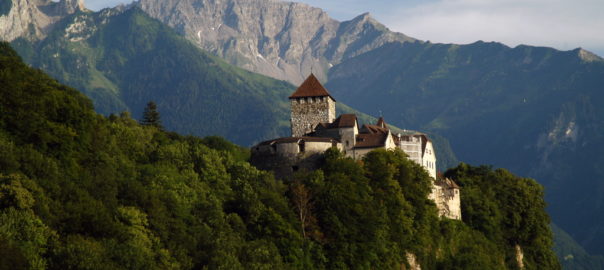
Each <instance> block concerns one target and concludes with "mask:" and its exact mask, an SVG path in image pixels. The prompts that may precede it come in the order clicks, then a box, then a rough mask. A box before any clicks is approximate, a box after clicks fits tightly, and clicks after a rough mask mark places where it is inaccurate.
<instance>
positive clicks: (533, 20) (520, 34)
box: [85, 0, 604, 56]
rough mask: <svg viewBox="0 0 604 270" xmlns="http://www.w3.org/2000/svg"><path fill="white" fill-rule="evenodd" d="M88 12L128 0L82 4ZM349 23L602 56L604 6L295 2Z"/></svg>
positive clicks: (602, 1)
mask: <svg viewBox="0 0 604 270" xmlns="http://www.w3.org/2000/svg"><path fill="white" fill-rule="evenodd" d="M85 1H86V6H87V7H88V8H90V9H92V10H98V9H100V8H102V7H107V6H114V5H117V4H118V3H123V2H131V1H129V0H85ZM296 2H304V3H308V4H310V5H312V6H316V7H320V8H323V9H324V10H326V11H327V12H328V13H329V14H330V15H331V16H332V17H333V18H335V19H338V20H349V19H352V18H353V17H355V16H356V15H359V14H361V13H364V12H370V13H371V14H372V15H373V17H374V18H376V19H377V20H378V21H380V22H382V23H383V24H385V25H386V26H387V27H389V28H390V29H391V30H394V31H397V32H401V33H404V34H406V35H408V36H411V37H414V38H418V39H421V40H430V41H431V42H442V43H459V44H466V43H472V42H474V41H477V40H483V41H498V42H502V43H504V44H506V45H508V46H512V47H513V46H516V45H518V44H527V45H534V46H549V47H554V48H557V49H560V50H571V49H574V48H577V47H582V48H585V49H587V50H590V51H592V52H595V53H597V54H598V55H600V56H604V0H300V1H296Z"/></svg>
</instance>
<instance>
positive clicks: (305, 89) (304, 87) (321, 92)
mask: <svg viewBox="0 0 604 270" xmlns="http://www.w3.org/2000/svg"><path fill="white" fill-rule="evenodd" d="M304 97H331V98H332V99H333V100H334V101H335V99H334V98H333V97H332V96H331V95H330V94H329V92H327V89H325V87H323V85H322V84H321V82H319V80H318V79H317V77H315V75H314V74H312V73H311V74H310V76H308V78H306V80H305V81H304V82H303V83H302V84H301V85H300V87H298V89H296V91H295V92H294V93H293V94H292V95H291V96H289V98H290V99H292V98H304Z"/></svg>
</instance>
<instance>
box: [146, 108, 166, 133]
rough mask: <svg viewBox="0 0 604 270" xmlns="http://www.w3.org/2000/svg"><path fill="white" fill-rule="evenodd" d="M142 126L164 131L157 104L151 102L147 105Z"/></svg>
mask: <svg viewBox="0 0 604 270" xmlns="http://www.w3.org/2000/svg"><path fill="white" fill-rule="evenodd" d="M141 124H142V125H145V126H153V127H156V128H158V129H160V130H163V129H164V127H163V126H162V124H161V117H160V115H159V112H158V111H157V104H155V102H153V101H149V103H147V106H146V107H145V111H143V120H142V121H141Z"/></svg>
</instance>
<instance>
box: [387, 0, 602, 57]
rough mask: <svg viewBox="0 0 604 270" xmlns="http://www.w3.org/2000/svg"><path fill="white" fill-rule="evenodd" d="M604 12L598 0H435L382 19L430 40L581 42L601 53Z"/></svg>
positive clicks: (564, 45)
mask: <svg viewBox="0 0 604 270" xmlns="http://www.w3.org/2000/svg"><path fill="white" fill-rule="evenodd" d="M602 14H604V1H602V0H575V1H566V0H523V1H518V0H439V1H435V2H429V3H427V4H421V5H418V6H415V7H411V8H408V7H404V6H400V5H398V6H397V7H396V8H395V9H393V10H392V11H391V12H389V13H388V14H386V15H385V16H384V17H383V20H384V23H385V24H386V25H388V26H389V27H390V28H391V29H393V30H395V31H398V32H402V33H405V34H407V35H410V36H413V37H416V38H419V39H423V40H430V41H433V42H445V43H471V42H474V41H476V40H484V41H498V42H503V43H505V44H507V45H510V46H516V45H518V44H527V45H536V46H551V47H555V48H557V49H562V50H569V49H574V48H576V47H583V48H586V49H588V50H592V51H594V52H596V53H598V54H600V55H602V53H604V35H603V32H602V31H603V30H602V29H604V16H603V15H602Z"/></svg>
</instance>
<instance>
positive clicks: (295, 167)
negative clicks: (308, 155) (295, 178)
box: [292, 166, 300, 172]
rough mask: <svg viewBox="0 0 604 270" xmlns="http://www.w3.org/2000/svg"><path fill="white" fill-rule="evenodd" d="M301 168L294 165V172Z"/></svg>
mask: <svg viewBox="0 0 604 270" xmlns="http://www.w3.org/2000/svg"><path fill="white" fill-rule="evenodd" d="M299 169H300V168H298V166H292V172H297V171H298V170H299Z"/></svg>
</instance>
